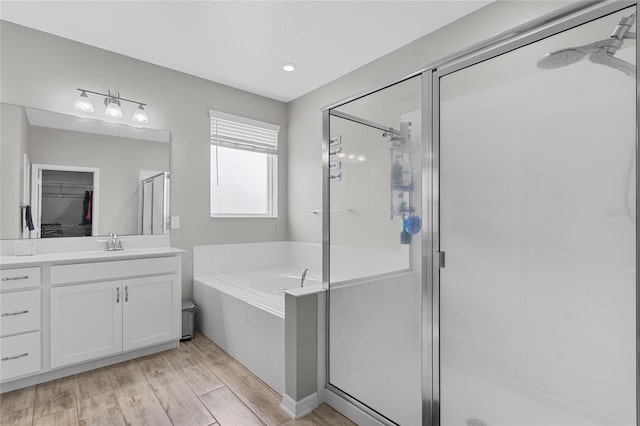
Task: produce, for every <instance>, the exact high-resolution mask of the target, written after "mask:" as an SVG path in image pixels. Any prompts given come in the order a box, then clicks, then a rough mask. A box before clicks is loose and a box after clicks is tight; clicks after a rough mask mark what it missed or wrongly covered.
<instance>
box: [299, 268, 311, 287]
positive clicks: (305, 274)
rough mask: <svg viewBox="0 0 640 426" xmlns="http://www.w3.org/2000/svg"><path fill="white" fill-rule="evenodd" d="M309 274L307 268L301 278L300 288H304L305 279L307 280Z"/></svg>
mask: <svg viewBox="0 0 640 426" xmlns="http://www.w3.org/2000/svg"><path fill="white" fill-rule="evenodd" d="M308 273H309V270H308V269H306V268H305V270H304V271H302V277H301V278H300V287H304V279H305V278H307V274H308Z"/></svg>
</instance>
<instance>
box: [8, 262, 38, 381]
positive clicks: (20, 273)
mask: <svg viewBox="0 0 640 426" xmlns="http://www.w3.org/2000/svg"><path fill="white" fill-rule="evenodd" d="M0 277H1V278H0V280H1V281H0V291H1V292H2V293H1V294H0V380H2V381H5V380H10V379H13V378H15V377H20V376H24V375H27V374H32V373H36V372H38V371H40V370H41V369H42V350H41V325H42V324H41V297H42V296H41V291H40V284H41V274H40V268H39V267H33V268H14V269H3V270H1V271H0Z"/></svg>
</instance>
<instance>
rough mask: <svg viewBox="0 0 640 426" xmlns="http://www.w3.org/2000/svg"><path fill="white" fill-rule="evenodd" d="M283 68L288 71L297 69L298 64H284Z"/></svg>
mask: <svg viewBox="0 0 640 426" xmlns="http://www.w3.org/2000/svg"><path fill="white" fill-rule="evenodd" d="M282 69H283V70H285V71H287V72H291V71H293V70H295V69H296V64H284V65H283V66H282Z"/></svg>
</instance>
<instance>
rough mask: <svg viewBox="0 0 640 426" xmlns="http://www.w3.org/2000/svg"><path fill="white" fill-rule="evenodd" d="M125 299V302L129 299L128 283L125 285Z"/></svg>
mask: <svg viewBox="0 0 640 426" xmlns="http://www.w3.org/2000/svg"><path fill="white" fill-rule="evenodd" d="M124 301H125V302H128V301H129V286H128V285H125V286H124Z"/></svg>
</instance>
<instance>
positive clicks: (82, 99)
mask: <svg viewBox="0 0 640 426" xmlns="http://www.w3.org/2000/svg"><path fill="white" fill-rule="evenodd" d="M73 108H75V109H77V110H78V111H84V112H93V102H91V99H89V96H87V93H86V92H84V91H83V92H82V93H80V96H78V99H76V101H75V103H74V104H73Z"/></svg>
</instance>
